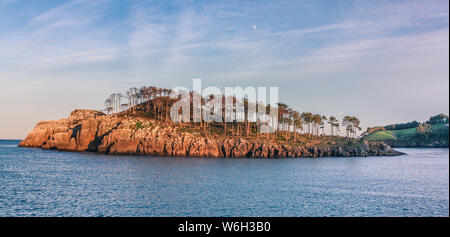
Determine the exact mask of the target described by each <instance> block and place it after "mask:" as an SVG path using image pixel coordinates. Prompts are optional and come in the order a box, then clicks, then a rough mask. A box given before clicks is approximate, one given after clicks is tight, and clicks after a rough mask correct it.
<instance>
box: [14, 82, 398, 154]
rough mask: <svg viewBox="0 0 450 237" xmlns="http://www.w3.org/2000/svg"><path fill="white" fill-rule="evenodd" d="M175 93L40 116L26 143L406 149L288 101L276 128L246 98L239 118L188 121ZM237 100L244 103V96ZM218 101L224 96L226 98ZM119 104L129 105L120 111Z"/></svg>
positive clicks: (265, 150)
mask: <svg viewBox="0 0 450 237" xmlns="http://www.w3.org/2000/svg"><path fill="white" fill-rule="evenodd" d="M190 93H191V94H192V92H190ZM169 95H170V91H169V90H166V89H158V88H154V87H144V88H142V89H136V88H134V89H133V88H132V89H130V90H129V91H128V93H127V98H128V102H129V103H128V104H122V103H121V102H120V98H121V97H123V96H122V95H121V94H118V93H115V94H113V95H111V96H110V97H109V98H108V99H107V100H106V102H105V105H106V109H105V111H103V112H102V111H95V110H75V111H73V112H72V113H71V114H70V116H69V117H68V118H67V119H60V120H56V121H43V122H39V123H38V124H37V125H36V127H35V128H34V130H33V131H31V132H30V133H29V134H28V136H27V137H26V138H25V139H24V140H23V141H22V142H20V144H19V146H21V147H39V148H42V149H55V150H64V151H83V152H84V151H87V152H98V153H104V154H122V155H152V156H180V157H233V158H290V157H291V158H295V157H357V156H396V155H401V154H403V153H401V152H398V151H396V150H394V149H392V148H391V147H390V146H389V145H388V144H386V143H384V142H382V141H381V142H380V141H370V140H369V141H368V140H367V139H360V138H358V137H357V136H356V131H355V130H357V129H360V128H359V119H357V118H356V117H353V116H345V117H344V119H343V120H342V126H344V127H345V129H346V133H347V136H346V137H343V136H337V135H336V130H338V129H339V127H340V124H339V121H338V120H337V119H336V118H334V117H333V116H331V117H330V118H327V117H325V116H321V115H317V114H316V115H314V114H312V113H299V112H297V111H295V110H294V109H292V108H290V107H289V106H287V105H286V104H283V103H278V104H277V105H278V109H277V115H276V116H277V118H276V119H275V120H270V119H268V120H265V121H266V123H273V122H274V121H275V122H276V124H270V125H271V126H268V127H269V128H273V131H272V132H270V133H267V132H264V131H263V130H262V129H261V128H262V127H263V126H264V124H263V123H262V121H264V120H260V119H256V120H251V119H250V117H251V116H254V115H253V114H250V113H248V111H251V109H249V108H250V107H252V104H251V103H250V102H249V101H246V100H245V99H244V100H243V101H242V105H243V107H242V108H243V110H239V111H240V112H243V113H241V114H239V113H240V112H239V111H238V110H232V111H233V112H234V113H235V114H234V116H235V118H236V117H238V116H242V120H239V121H238V120H236V121H232V122H225V120H227V119H226V118H223V121H224V122H216V121H212V122H204V121H203V120H202V119H200V120H199V121H198V122H197V121H196V120H195V116H194V117H193V118H192V119H191V120H188V121H183V122H173V121H172V119H171V118H170V117H171V116H172V117H173V114H171V108H172V106H173V105H174V104H175V103H176V102H178V101H180V98H174V97H173V96H169ZM233 100H234V103H236V101H237V100H238V99H237V98H234V99H233ZM201 101H202V105H204V104H207V103H208V99H205V98H201ZM215 101H216V103H217V101H218V100H215ZM219 102H220V100H219ZM188 106H190V107H191V110H190V111H191V116H192V115H193V113H194V112H193V111H194V109H192V108H193V107H195V104H194V103H193V102H192V101H191V102H190V103H189V102H188ZM118 107H122V108H125V109H123V110H122V111H120V110H119V109H118ZM256 107H258V106H256ZM202 108H203V106H202ZM202 108H201V110H203V109H202ZM216 108H217V107H216ZM218 108H220V107H218ZM213 109H215V108H214V107H213ZM222 109H223V110H225V108H223V107H222ZM114 112H115V113H114ZM172 112H173V111H172ZM203 112H204V111H202V113H203ZM264 112H265V111H264ZM207 113H209V111H208V112H207ZM257 113H258V112H257ZM177 114H178V111H177ZM268 114H269V113H267V114H264V113H259V114H257V115H256V116H257V117H258V116H268ZM179 115H180V116H181V115H182V114H181V113H180V114H179ZM267 121H269V122H267ZM325 121H328V122H327V123H328V124H329V126H330V128H331V134H329V135H326V134H325V129H324V126H325V124H326V122H325ZM266 125H267V124H266Z"/></svg>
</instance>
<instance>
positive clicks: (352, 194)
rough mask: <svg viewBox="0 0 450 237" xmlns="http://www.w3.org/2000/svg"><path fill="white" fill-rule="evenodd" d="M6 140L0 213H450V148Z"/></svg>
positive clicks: (1, 145) (0, 166)
mask: <svg viewBox="0 0 450 237" xmlns="http://www.w3.org/2000/svg"><path fill="white" fill-rule="evenodd" d="M19 142H20V141H17V140H0V216H7V217H10V216H14V217H15V216H95V217H100V216H149V217H153V216H155V217H162V216H201V217H209V216H218V217H234V216H238V217H240V216H250V217H253V216H264V217H265V216H293V217H326V216H330V217H331V216H339V217H349V216H358V217H359V216H363V217H373V216H395V217H397V216H399V217H406V216H446V217H448V216H449V149H398V150H399V151H402V152H404V153H406V155H403V156H397V157H353V158H336V157H330V158H294V159H293V158H290V159H263V158H261V159H236V158H178V157H150V156H116V155H101V154H94V153H75V152H62V151H51V150H41V149H37V148H20V147H17V145H18V143H19Z"/></svg>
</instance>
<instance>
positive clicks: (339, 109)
mask: <svg viewBox="0 0 450 237" xmlns="http://www.w3.org/2000/svg"><path fill="white" fill-rule="evenodd" d="M448 12H449V5H448V1H428V0H425V1H412V0H410V1H350V0H345V1H112V0H72V1H44V0H43V1H23V0H0V32H1V33H0V84H1V87H0V99H1V100H2V101H4V104H3V106H2V107H3V109H2V116H0V138H24V136H25V135H26V134H27V133H28V132H29V131H30V130H31V129H32V128H33V126H34V125H35V124H36V123H37V122H38V121H40V120H53V119H58V118H64V117H67V115H68V114H69V113H70V111H72V110H73V109H76V108H90V109H102V108H103V102H104V100H105V98H106V97H107V96H108V95H109V94H111V93H113V92H125V90H126V89H127V88H129V87H134V86H137V87H138V86H143V85H156V86H159V87H167V88H171V87H175V86H185V87H188V88H191V87H192V79H193V78H202V79H203V84H204V85H205V86H207V85H214V86H219V87H225V86H278V87H279V95H280V101H283V102H285V103H287V104H289V105H291V106H292V107H294V108H296V109H298V110H299V111H311V112H314V113H321V114H324V115H327V116H329V115H335V116H338V117H342V116H343V115H345V114H351V115H356V116H358V117H359V118H360V119H361V121H362V125H363V126H364V127H365V126H373V125H379V124H387V123H395V122H406V121H410V120H419V121H423V120H426V119H427V118H428V117H429V116H431V115H433V114H437V113H441V112H444V113H448V112H449V102H448V100H449V15H448Z"/></svg>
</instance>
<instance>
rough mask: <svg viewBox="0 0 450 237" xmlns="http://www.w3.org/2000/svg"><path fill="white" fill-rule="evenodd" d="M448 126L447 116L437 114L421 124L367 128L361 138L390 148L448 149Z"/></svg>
mask: <svg viewBox="0 0 450 237" xmlns="http://www.w3.org/2000/svg"><path fill="white" fill-rule="evenodd" d="M448 124H449V118H448V116H447V115H445V114H438V115H435V116H432V117H430V118H429V119H428V120H427V121H426V122H422V123H419V122H417V121H412V122H408V123H400V124H391V125H387V126H377V127H372V128H368V129H367V131H366V132H365V133H364V134H363V135H362V138H363V139H366V140H368V141H382V142H385V143H387V144H389V145H390V146H392V147H417V148H427V147H429V148H439V147H449V126H448Z"/></svg>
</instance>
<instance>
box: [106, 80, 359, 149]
mask: <svg viewBox="0 0 450 237" xmlns="http://www.w3.org/2000/svg"><path fill="white" fill-rule="evenodd" d="M172 92H173V91H172V90H170V89H164V88H157V87H153V86H150V87H141V88H140V89H138V88H131V89H129V90H128V91H127V92H126V94H125V95H123V94H121V93H113V94H111V95H110V96H109V97H108V98H107V99H106V100H105V109H104V112H105V113H106V114H118V115H119V116H134V117H142V118H149V119H153V120H155V121H157V122H168V123H170V122H171V118H170V110H171V107H172V106H173V105H174V103H176V102H177V101H179V100H180V98H175V99H174V97H173V96H171V93H172ZM188 93H189V94H190V95H191V96H190V101H189V107H190V112H189V113H190V114H189V122H186V121H184V122H182V123H183V125H181V126H183V127H187V128H190V129H192V130H194V131H196V132H200V133H201V135H203V136H210V135H212V134H216V135H221V136H225V137H234V138H236V137H237V138H248V139H251V138H257V139H260V138H270V139H272V140H274V141H275V140H281V139H283V140H285V141H289V142H293V143H296V142H297V141H298V142H302V141H305V137H307V139H306V140H313V139H315V138H313V136H325V135H326V129H325V126H329V128H330V129H329V131H330V134H329V135H330V136H335V137H336V138H334V139H332V140H339V139H340V138H337V135H338V132H339V131H340V127H341V126H342V127H343V128H345V133H346V136H347V137H354V138H356V137H357V136H358V135H357V132H358V131H360V130H361V127H360V120H359V119H358V118H357V117H355V116H350V115H347V116H345V117H344V118H343V119H342V121H341V123H340V122H339V120H337V119H336V117H334V116H330V117H327V116H324V115H320V114H313V113H310V112H303V113H300V112H298V111H296V110H295V109H294V108H291V107H290V106H288V105H287V104H285V103H278V104H277V105H276V107H277V118H276V119H274V120H270V119H266V120H265V122H262V121H263V120H262V119H260V118H262V117H265V118H267V117H270V116H271V115H270V110H271V108H270V106H271V105H268V106H267V107H265V110H264V111H259V109H260V107H259V106H258V103H256V104H255V103H251V102H250V101H249V100H248V99H247V98H237V97H235V96H233V97H232V98H229V99H230V101H233V103H232V105H231V106H233V107H234V108H232V109H231V110H232V113H233V114H232V117H233V118H235V119H234V120H232V121H231V122H228V121H227V120H228V118H225V116H227V115H226V112H225V110H226V109H227V108H226V106H224V105H225V100H226V97H225V96H224V95H207V96H204V97H202V96H200V101H201V103H200V106H199V108H196V105H195V103H194V101H193V99H192V98H193V95H194V94H195V92H193V91H190V92H188ZM125 99H126V100H125ZM124 100H125V102H124ZM212 101H213V103H215V104H213V105H212V106H211V104H210V103H211V102H212ZM207 104H209V106H207ZM239 104H241V105H242V108H243V109H242V110H241V111H240V110H239V109H238V107H239ZM210 107H212V108H210ZM207 108H210V109H211V110H214V109H218V110H220V111H221V116H222V118H221V121H222V122H214V121H213V122H205V117H206V116H208V114H207V113H208V112H205V111H206V109H207ZM195 110H198V111H201V112H200V113H199V114H200V115H196V114H195V113H194V111H195ZM205 114H206V115H205ZM179 116H180V117H181V111H180V114H179ZM196 116H197V117H198V116H200V117H201V118H200V119H199V118H197V117H196ZM239 117H240V118H243V119H242V120H241V121H238V119H237V118H239ZM255 117H256V119H252V118H255ZM263 123H265V124H263ZM265 125H266V126H270V127H271V128H273V130H274V131H273V132H270V133H269V134H267V133H264V132H262V129H261V127H262V126H265ZM323 140H325V141H324V142H322V143H327V141H326V140H327V138H324V139H323Z"/></svg>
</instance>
